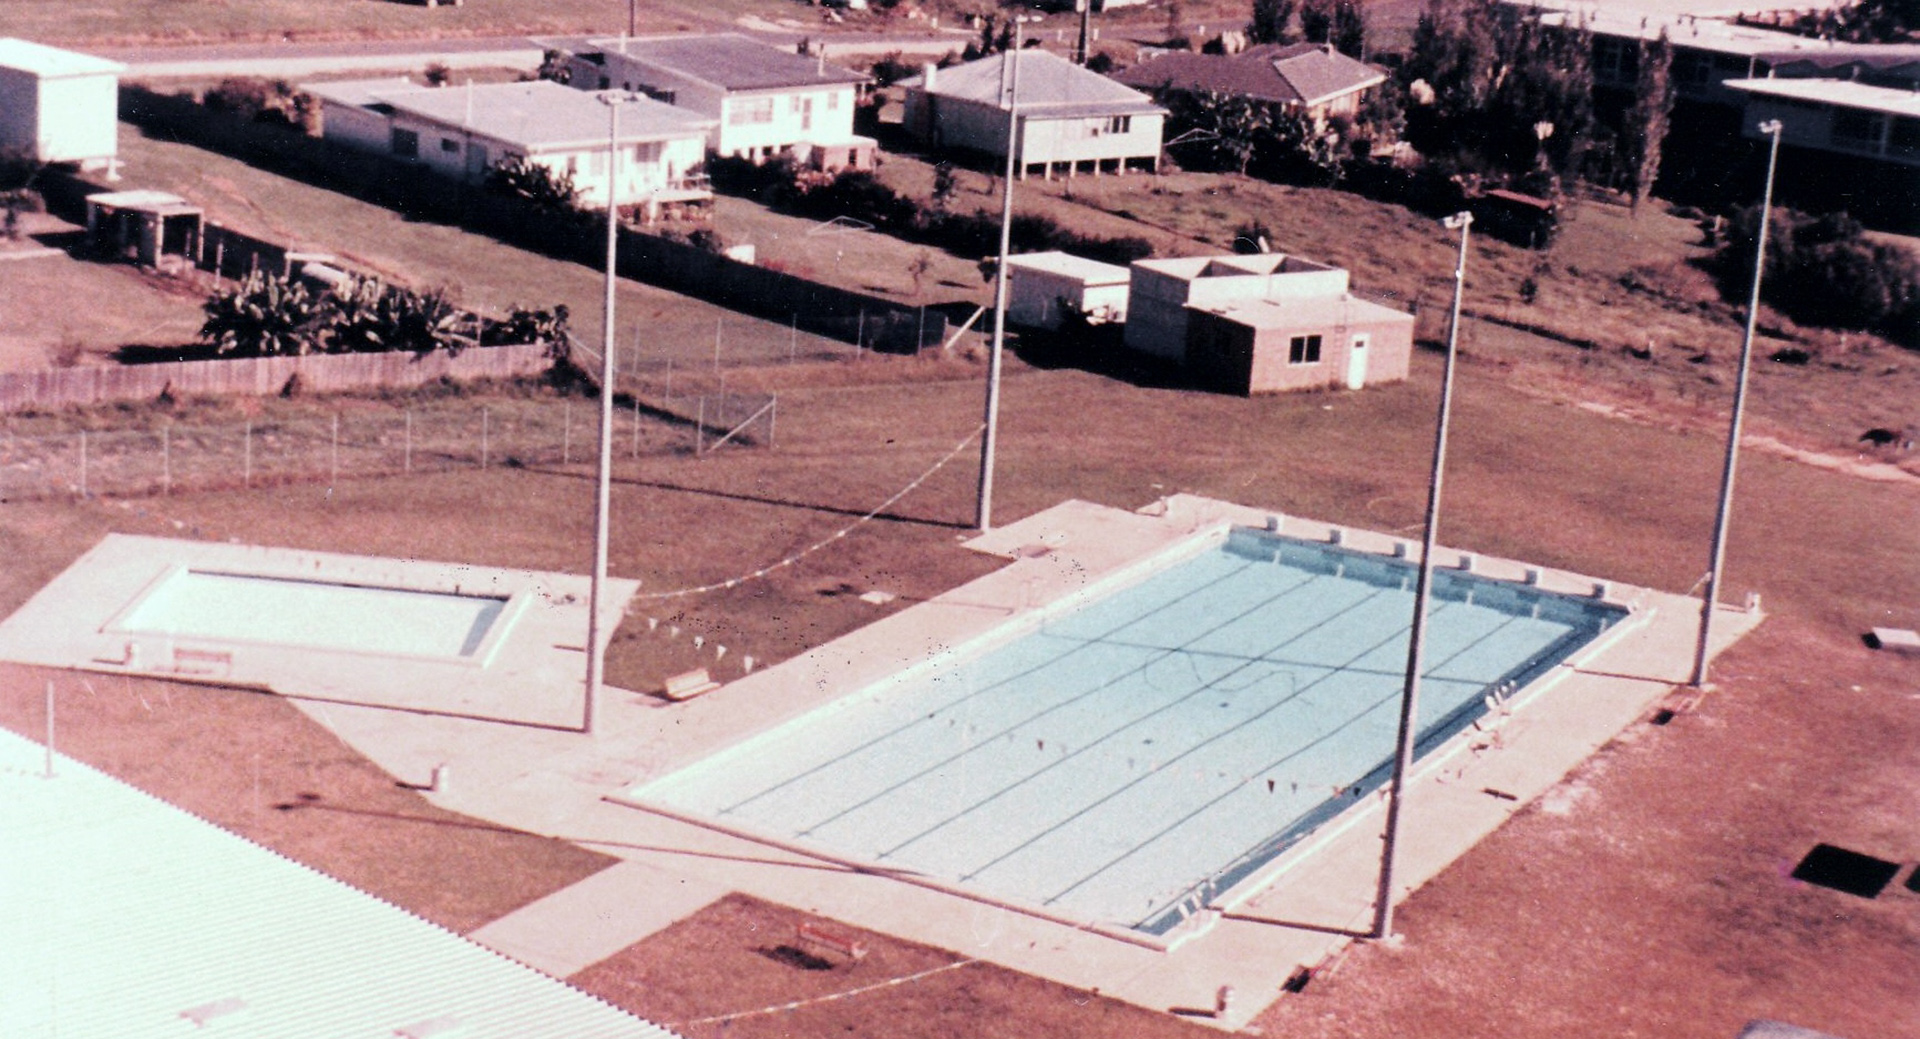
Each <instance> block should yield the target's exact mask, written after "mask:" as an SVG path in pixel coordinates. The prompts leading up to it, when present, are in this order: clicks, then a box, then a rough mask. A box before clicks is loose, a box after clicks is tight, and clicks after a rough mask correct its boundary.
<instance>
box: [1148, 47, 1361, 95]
mask: <svg viewBox="0 0 1920 1039" xmlns="http://www.w3.org/2000/svg"><path fill="white" fill-rule="evenodd" d="M1113 78H1114V79H1116V80H1119V81H1120V82H1122V83H1126V84H1128V85H1130V86H1136V87H1142V88H1145V89H1148V90H1154V89H1159V88H1161V87H1171V88H1173V89H1175V90H1186V91H1202V90H1211V91H1214V92H1216V93H1221V94H1231V95H1234V96H1238V97H1251V98H1256V99H1258V100H1261V101H1277V102H1282V103H1288V104H1294V103H1298V104H1309V105H1311V104H1321V103H1324V102H1327V101H1330V100H1332V99H1334V98H1336V97H1339V96H1341V95H1343V94H1349V93H1352V92H1353V91H1356V90H1364V89H1366V88H1367V87H1370V86H1373V85H1375V84H1377V83H1382V82H1385V80H1386V78H1387V75H1386V73H1385V72H1383V71H1381V70H1380V69H1377V68H1375V67H1373V66H1372V65H1368V64H1367V63H1365V62H1362V61H1355V60H1354V59H1352V58H1350V57H1348V56H1346V55H1345V54H1342V53H1340V52H1339V51H1336V50H1331V49H1330V48H1327V47H1325V46H1323V45H1321V44H1317V43H1298V44H1292V45H1284V46H1283V45H1281V44H1263V45H1261V46H1257V47H1249V48H1247V49H1246V50H1244V51H1241V52H1240V53H1238V54H1194V53H1192V52H1190V51H1173V52H1170V53H1167V54H1163V55H1161V56H1159V57H1157V58H1154V59H1152V60H1150V61H1144V62H1141V63H1140V64H1138V65H1135V66H1133V67H1132V68H1129V69H1124V70H1122V71H1120V72H1118V73H1116V74H1115V75H1114V77H1113Z"/></svg>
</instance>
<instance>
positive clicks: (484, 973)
mask: <svg viewBox="0 0 1920 1039" xmlns="http://www.w3.org/2000/svg"><path fill="white" fill-rule="evenodd" d="M43 753H44V752H43V749H42V748H41V747H40V746H39V745H38V744H35V743H33V742H31V741H28V740H25V739H22V738H21V737H19V736H16V735H14V734H12V733H9V732H4V731H0V893H4V897H0V1036H5V1037H7V1039H54V1037H56V1036H58V1037H59V1039H94V1037H97V1039H145V1037H149V1036H152V1037H172V1039H179V1037H180V1036H183V1035H189V1034H193V1035H200V1034H204V1035H208V1036H216V1037H217V1036H221V1035H232V1036H245V1037H247V1039H315V1037H326V1039H394V1037H395V1036H396V1035H406V1034H409V1033H411V1034H413V1035H415V1036H419V1037H421V1039H424V1037H425V1036H428V1035H431V1034H436V1033H435V1030H434V1029H433V1028H432V1027H423V1026H428V1025H430V1024H431V1023H434V1022H439V1023H440V1024H442V1025H457V1026H458V1028H457V1030H451V1029H450V1030H443V1031H440V1032H438V1033H437V1034H440V1035H444V1036H447V1037H448V1039H451V1037H452V1036H454V1035H457V1036H459V1037H460V1039H603V1037H604V1039H668V1037H670V1036H672V1035H673V1033H671V1032H669V1031H667V1030H666V1029H665V1028H663V1027H661V1026H659V1025H656V1024H652V1023H650V1022H647V1021H643V1020H641V1019H639V1018H637V1017H634V1016H633V1015H631V1014H628V1013H626V1012H624V1011H622V1010H619V1009H617V1008H615V1007H613V1006H610V1005H608V1004H606V1003H604V1002H601V1001H600V1000H598V999H596V998H595V997H593V996H589V995H587V994H586V993H584V992H581V991H579V990H577V989H573V988H569V987H568V986H566V985H565V984H563V983H561V982H559V981H556V980H555V979H553V978H550V977H547V976H546V975H544V974H540V973H539V972H537V971H534V970H533V969H531V968H529V967H525V966H523V965H521V964H518V963H515V962H513V961H511V960H508V959H506V958H505V957H502V956H500V955H499V954H497V953H494V952H492V951H490V950H488V949H485V948H482V947H481V946H479V945H476V944H474V943H472V942H470V941H468V940H466V939H464V938H462V937H460V936H458V935H456V934H453V933H452V932H450V931H447V930H444V929H442V928H440V927H438V926H436V925H434V924H431V923H428V922H427V921H425V920H422V919H420V918H419V917H416V916H413V915H411V914H409V913H407V912H405V911H403V910H401V909H398V908H396V907H394V906H392V905H389V904H387V903H385V902H381V901H379V900H378V899H376V898H374V897H373V896H371V895H367V894H364V893H362V892H360V891H357V890H355V889H353V888H350V887H348V886H347V885H345V884H342V883H340V882H339V881H336V880H333V879H332V878H330V877H327V876H325V875H323V874H320V873H318V872H316V871H314V870H311V869H309V868H307V867H305V866H302V865H300V864H298V863H295V862H293V861H291V860H289V859H286V858H282V857H281V856H279V855H277V854H275V853H273V852H271V851H268V850H267V849H265V848H262V847H260V846H259V845H256V844H253V843H251V842H248V841H246V840H244V839H242V838H240V837H237V836H235V835H233V834H231V833H228V832H226V831H225V830H221V829H219V828H218V827H216V826H213V825H212V824H210V823H207V822H205V821H204V820H201V819H198V818H195V817H194V816H192V815H189V814H188V813H186V812H184V811H181V810H180V809H178V808H175V807H173V806H171V805H168V804H166V803H164V802H162V801H159V800H157V799H155V798H153V797H150V796H148V795H146V794H144V793H141V792H140V791H138V790H135V789H133V788H132V787H130V786H127V785H125V784H123V783H120V782H119V781H117V780H114V779H111V778H109V777H107V776H105V775H102V774H101V773H99V772H96V771H94V770H93V769H90V768H87V767H86V766H84V765H81V764H79V763H77V762H74V761H71V760H68V759H65V758H62V759H60V760H59V761H58V762H57V764H56V769H55V770H56V775H55V776H54V777H53V778H51V779H49V778H45V777H44V776H43V775H42V774H41V771H42V760H43ZM197 1018H204V1019H205V1021H204V1024H201V1025H199V1026H198V1027H197V1026H196V1023H195V1021H196V1019H197ZM203 1028H204V1031H202V1029H203Z"/></svg>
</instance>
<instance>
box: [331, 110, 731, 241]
mask: <svg viewBox="0 0 1920 1039" xmlns="http://www.w3.org/2000/svg"><path fill="white" fill-rule="evenodd" d="M300 89H302V90H304V91H305V92H307V93H308V94H311V95H312V96H313V97H315V98H317V99H318V100H319V101H320V113H321V115H320V119H321V136H322V137H323V138H324V139H326V140H329V141H333V142H336V143H338V144H341V145H343V146H345V147H349V148H354V149H356V150H359V151H369V152H373V153H375V154H380V155H388V156H391V157H393V158H396V159H400V160H402V161H405V162H410V163H418V164H419V165H420V166H421V167H423V168H425V169H427V170H431V171H433V172H434V173H438V174H441V175H443V176H447V177H451V178H453V179H455V180H460V181H465V182H467V183H479V182H480V181H482V180H484V179H485V177H486V175H487V171H488V170H489V169H490V168H492V167H493V166H495V165H498V164H500V163H502V162H506V161H511V160H515V159H524V160H526V161H528V162H532V163H537V164H539V165H541V166H545V167H547V168H548V169H551V170H552V171H554V172H555V173H556V174H561V175H566V176H571V177H572V178H573V183H574V187H575V189H576V190H577V191H578V192H579V197H580V201H581V202H582V203H584V204H587V205H600V206H604V205H606V204H607V199H608V195H609V192H611V194H612V198H613V201H614V202H615V203H616V204H618V205H622V206H645V207H647V208H648V209H649V210H650V211H651V210H653V209H656V208H657V207H659V206H662V205H670V204H677V203H685V202H697V201H703V200H706V199H711V198H712V197H713V192H712V190H711V188H710V187H709V186H708V185H707V181H706V176H705V174H704V173H703V172H702V170H701V167H702V164H703V163H704V162H705V160H706V139H707V134H708V132H709V131H710V130H711V129H712V125H713V121H712V120H711V119H703V118H701V117H700V116H698V115H695V114H694V113H691V112H687V111H685V110H683V109H678V108H674V107H672V106H669V105H665V104H662V103H660V102H657V101H650V100H647V99H645V98H639V99H633V100H629V101H625V102H623V103H620V104H617V105H612V106H609V105H606V104H602V103H601V101H600V100H599V97H598V96H597V95H595V94H591V93H586V92H583V91H579V90H571V89H568V88H567V87H564V86H561V85H560V84H558V83H550V82H547V81H544V80H535V81H532V82H527V83H484V84H482V83H469V84H467V85H466V86H460V87H438V88H435V87H423V86H419V85H417V84H415V83H412V82H409V81H408V80H405V79H385V80H348V81H344V82H333V83H309V84H303V85H302V86H301V88H300ZM616 119H617V126H616V125H615V120H616Z"/></svg>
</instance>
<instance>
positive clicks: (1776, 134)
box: [1690, 119, 1782, 689]
mask: <svg viewBox="0 0 1920 1039" xmlns="http://www.w3.org/2000/svg"><path fill="white" fill-rule="evenodd" d="M1781 129H1782V127H1781V125H1780V120H1778V119H1769V120H1767V121H1766V122H1764V123H1761V124H1760V132H1761V133H1764V134H1769V135H1771V136H1772V137H1773V143H1772V144H1771V145H1770V146H1769V147H1768V149H1767V186H1766V190H1765V191H1764V192H1762V194H1761V196H1760V234H1759V237H1758V241H1757V242H1756V243H1755V246H1754V253H1753V293H1752V295H1750V296H1748V297H1747V330H1746V334H1745V335H1744V336H1742V337H1741V339H1740V376H1739V378H1738V379H1736V380H1735V381H1734V384H1733V422H1732V428H1731V429H1729V430H1728V432H1727V461H1726V468H1725V469H1724V470H1723V471H1722V473H1721V476H1720V508H1719V510H1718V511H1717V512H1715V513H1714V517H1713V556H1712V563H1711V564H1710V565H1709V568H1708V570H1707V598H1706V601H1705V602H1703V603H1701V604H1700V643H1699V645H1698V646H1696V647H1694V653H1693V681H1692V682H1691V683H1690V684H1691V685H1692V686H1693V687H1694V688H1696V689H1698V688H1700V687H1701V686H1704V685H1706V684H1707V641H1708V640H1709V639H1710V638H1712V636H1713V608H1714V604H1715V603H1718V602H1719V601H1720V571H1721V569H1722V568H1723V567H1724V566H1725V565H1726V561H1727V519H1728V517H1729V515H1730V514H1731V513H1732V512H1733V471H1734V468H1735V467H1736V466H1737V465H1738V464H1739V462H1740V423H1741V419H1742V418H1743V417H1744V416H1745V413H1746V406H1747V372H1748V370H1749V368H1750V366H1751V364H1752V362H1753V333H1754V326H1755V322H1756V321H1758V320H1759V317H1760V276H1761V274H1762V273H1763V272H1765V271H1766V269H1767V226H1768V225H1769V224H1771V223H1773V171H1774V167H1775V166H1776V165H1777V164H1778V163H1779V161H1780V131H1781Z"/></svg>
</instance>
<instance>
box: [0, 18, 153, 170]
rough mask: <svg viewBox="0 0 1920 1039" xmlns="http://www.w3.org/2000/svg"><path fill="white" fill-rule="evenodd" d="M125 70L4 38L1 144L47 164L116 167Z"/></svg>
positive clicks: (0, 61)
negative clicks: (122, 74)
mask: <svg viewBox="0 0 1920 1039" xmlns="http://www.w3.org/2000/svg"><path fill="white" fill-rule="evenodd" d="M125 71H127V67H126V66H125V65H122V64H120V63H119V62H114V61H108V60H106V59H105V58H96V57H94V56H93V55H91V54H79V53H76V52H74V51H68V50H61V49H59V48H58V47H48V46H46V45H45V44H40V43H34V42H32V41H30V40H19V39H13V38H11V37H9V38H5V39H0V148H8V149H20V150H23V151H25V152H26V153H28V154H29V155H31V156H33V158H35V159H38V160H39V161H41V162H55V163H77V164H78V165H79V166H80V167H81V168H83V169H101V168H107V169H111V168H112V167H113V164H114V162H115V160H116V159H117V157H118V156H119V153H120V138H119V127H120V123H119V119H120V113H119V108H120V74H121V73H123V72H125Z"/></svg>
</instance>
